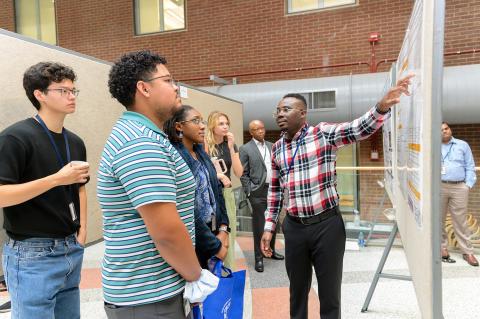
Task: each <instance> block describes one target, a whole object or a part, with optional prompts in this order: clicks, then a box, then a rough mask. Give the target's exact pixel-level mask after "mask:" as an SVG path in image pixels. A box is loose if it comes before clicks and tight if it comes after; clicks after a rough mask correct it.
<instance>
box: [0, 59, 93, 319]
mask: <svg viewBox="0 0 480 319" xmlns="http://www.w3.org/2000/svg"><path fill="white" fill-rule="evenodd" d="M75 79H76V75H75V73H74V72H73V70H72V69H71V68H69V67H67V66H64V65H62V64H59V63H52V62H41V63H38V64H35V65H33V66H32V67H30V68H29V69H27V71H26V72H25V74H24V76H23V86H24V88H25V92H26V95H27V97H28V98H29V100H30V101H31V102H32V104H33V105H34V107H35V108H36V109H37V110H38V114H37V115H36V116H35V117H34V118H28V119H26V120H23V121H20V122H17V123H15V124H13V125H12V126H10V127H8V128H6V129H5V130H4V131H3V132H2V133H0V207H3V210H4V217H5V223H4V227H5V229H6V231H7V234H8V237H9V239H8V240H7V242H6V243H5V245H4V250H3V267H4V273H5V278H6V282H7V287H8V290H9V293H10V298H11V301H12V318H21V319H30V318H32V319H34V318H80V292H79V287H78V286H79V283H80V271H81V266H82V260H83V252H84V244H85V239H86V225H87V206H86V205H87V197H86V191H85V186H84V185H85V183H86V182H87V181H88V179H89V166H88V163H86V162H85V161H86V149H85V145H84V143H83V141H82V140H81V139H80V138H79V137H78V136H77V135H75V134H74V133H72V132H70V131H68V130H66V129H65V128H64V127H63V123H64V120H65V117H66V116H67V115H68V114H72V113H73V112H75V108H76V99H75V98H76V96H77V95H78V92H79V91H78V90H77V89H76V88H75V86H74V81H75Z"/></svg>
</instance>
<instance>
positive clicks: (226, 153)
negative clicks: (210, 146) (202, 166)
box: [217, 141, 238, 179]
mask: <svg viewBox="0 0 480 319" xmlns="http://www.w3.org/2000/svg"><path fill="white" fill-rule="evenodd" d="M233 149H234V150H235V153H238V147H237V145H236V144H233ZM217 150H218V156H217V157H218V158H219V159H223V160H224V161H225V165H226V166H227V172H226V173H225V175H226V176H227V177H228V178H230V179H231V177H230V174H231V173H230V169H231V168H232V156H231V154H230V149H229V148H228V141H223V142H222V143H220V144H217Z"/></svg>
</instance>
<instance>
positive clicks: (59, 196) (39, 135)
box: [0, 118, 87, 240]
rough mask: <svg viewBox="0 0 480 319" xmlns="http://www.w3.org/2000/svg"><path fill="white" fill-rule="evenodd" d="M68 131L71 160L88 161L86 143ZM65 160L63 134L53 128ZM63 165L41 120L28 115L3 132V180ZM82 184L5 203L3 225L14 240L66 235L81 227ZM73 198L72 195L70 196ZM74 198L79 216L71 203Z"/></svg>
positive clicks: (33, 177) (0, 145)
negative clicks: (12, 202)
mask: <svg viewBox="0 0 480 319" xmlns="http://www.w3.org/2000/svg"><path fill="white" fill-rule="evenodd" d="M65 131H66V132H67V137H68V143H69V148H70V156H71V160H72V161H74V160H77V161H86V157H87V156H86V149H85V144H84V143H83V141H82V140H81V139H80V137H78V136H77V135H75V134H73V133H72V132H70V131H68V130H65ZM51 134H52V136H53V139H54V141H55V143H56V144H57V148H58V150H59V151H60V154H61V156H62V159H63V161H64V162H65V163H66V159H67V155H66V147H65V141H64V138H63V135H62V134H59V133H54V132H51ZM60 169H61V167H60V164H59V162H58V160H57V156H56V155H55V150H54V148H53V145H52V144H51V143H50V140H49V138H48V135H47V133H46V132H45V131H44V130H43V128H42V126H41V125H40V123H38V122H37V121H36V120H35V119H33V118H29V119H26V120H23V121H20V122H17V123H15V124H13V125H12V126H10V127H8V128H6V129H5V130H4V131H3V132H1V133H0V184H22V183H26V182H30V181H33V180H37V179H39V178H43V177H46V176H48V175H51V174H54V173H56V172H58V171H59V170H60ZM79 186H80V185H79V184H74V185H70V186H58V187H54V188H52V189H50V190H49V191H47V192H45V193H43V194H41V195H39V196H37V197H34V198H32V199H30V200H28V201H26V202H24V203H21V204H18V205H14V206H9V207H4V208H3V212H4V216H5V220H4V225H3V226H4V228H5V229H6V231H7V233H8V235H9V236H10V237H11V238H13V239H15V240H23V239H26V238H31V237H41V238H58V237H66V236H68V235H71V234H73V233H75V232H76V231H78V229H79V228H80V203H79V197H78V188H79ZM70 198H71V199H70ZM72 200H73V203H74V205H75V211H76V215H77V218H76V220H75V221H73V220H72V216H71V214H70V210H69V208H68V204H69V203H70V202H71V201H72Z"/></svg>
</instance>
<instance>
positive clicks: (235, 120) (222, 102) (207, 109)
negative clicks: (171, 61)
mask: <svg viewBox="0 0 480 319" xmlns="http://www.w3.org/2000/svg"><path fill="white" fill-rule="evenodd" d="M180 85H181V86H182V87H183V88H182V89H181V91H182V92H186V95H187V96H188V97H185V96H184V95H183V94H182V102H183V104H188V105H191V106H193V107H194V108H196V109H198V110H199V111H200V113H202V115H203V118H204V119H205V120H207V118H208V115H209V114H210V113H211V112H213V111H220V112H223V113H225V114H227V115H228V117H229V118H230V130H231V132H232V133H233V134H234V136H235V144H237V146H238V147H240V145H242V144H243V104H242V103H241V102H238V101H235V100H231V99H227V98H225V97H222V96H220V95H216V94H213V93H210V92H206V91H202V90H199V89H197V88H194V87H191V86H187V85H185V84H180ZM232 183H233V187H234V188H235V187H238V186H240V180H239V179H238V178H237V177H234V174H233V172H232Z"/></svg>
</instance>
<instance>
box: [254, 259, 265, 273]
mask: <svg viewBox="0 0 480 319" xmlns="http://www.w3.org/2000/svg"><path fill="white" fill-rule="evenodd" d="M255 270H256V271H257V272H263V260H256V261H255Z"/></svg>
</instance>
